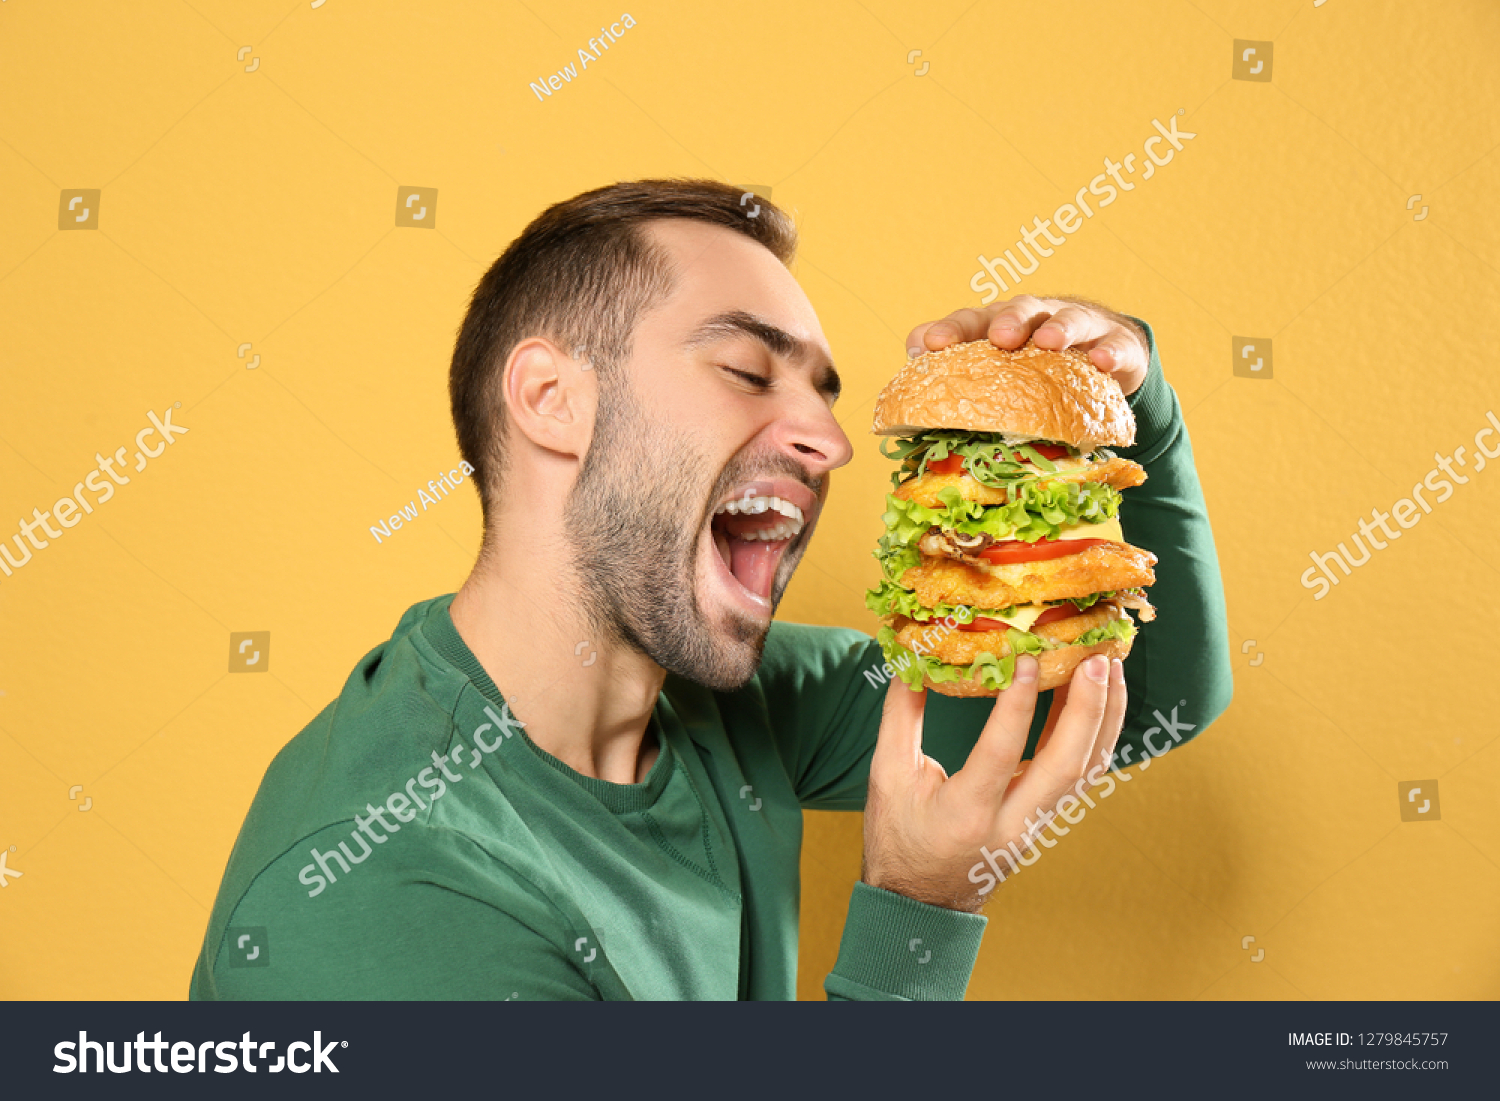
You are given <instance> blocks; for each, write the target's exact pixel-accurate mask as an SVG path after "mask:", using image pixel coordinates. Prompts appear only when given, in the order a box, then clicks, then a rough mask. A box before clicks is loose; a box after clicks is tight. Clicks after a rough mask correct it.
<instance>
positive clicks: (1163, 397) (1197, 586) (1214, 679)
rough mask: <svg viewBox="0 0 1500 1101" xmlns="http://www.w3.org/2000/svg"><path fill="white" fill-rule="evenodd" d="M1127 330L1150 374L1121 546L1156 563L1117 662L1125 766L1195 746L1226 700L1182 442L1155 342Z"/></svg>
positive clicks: (1219, 598)
mask: <svg viewBox="0 0 1500 1101" xmlns="http://www.w3.org/2000/svg"><path fill="white" fill-rule="evenodd" d="M1132 320H1134V321H1135V322H1136V323H1137V324H1138V325H1140V326H1141V328H1142V329H1144V330H1145V333H1146V340H1147V342H1148V343H1149V344H1150V346H1151V366H1150V369H1149V370H1148V371H1147V374H1146V381H1145V382H1144V383H1142V384H1141V387H1140V389H1139V390H1137V391H1136V392H1135V393H1134V394H1132V395H1131V397H1130V404H1131V408H1132V409H1133V410H1134V411H1135V417H1136V442H1135V445H1134V446H1132V447H1128V448H1123V449H1120V450H1119V451H1118V454H1119V455H1120V457H1121V458H1126V459H1133V460H1135V461H1136V462H1138V463H1140V464H1141V466H1143V467H1144V468H1145V470H1146V482H1145V484H1144V485H1140V486H1136V487H1135V488H1134V489H1127V490H1126V491H1125V493H1124V496H1123V498H1122V501H1121V504H1120V525H1121V527H1122V528H1123V529H1124V532H1125V539H1126V541H1127V542H1129V543H1131V544H1132V545H1133V546H1137V547H1141V548H1143V549H1144V550H1148V551H1150V552H1151V553H1153V554H1155V555H1156V558H1157V562H1156V567H1155V572H1156V583H1155V584H1154V585H1152V586H1151V587H1150V588H1149V589H1147V590H1146V593H1147V596H1148V597H1149V598H1150V600H1151V603H1152V604H1153V605H1155V606H1156V612H1157V614H1156V618H1155V619H1154V620H1153V621H1151V622H1150V623H1147V624H1144V625H1143V626H1142V627H1141V629H1140V632H1139V633H1138V634H1137V636H1136V641H1135V645H1134V646H1133V647H1132V648H1131V652H1130V657H1129V658H1127V659H1126V661H1125V683H1126V686H1127V687H1128V688H1129V690H1130V704H1129V707H1128V709H1127V710H1126V713H1125V726H1124V729H1123V730H1122V731H1121V734H1120V741H1119V744H1118V745H1117V746H1116V750H1115V752H1116V754H1117V755H1118V756H1117V759H1118V760H1119V761H1120V762H1121V763H1123V764H1127V765H1128V764H1131V763H1134V762H1136V761H1139V760H1141V759H1142V757H1144V756H1146V755H1148V754H1149V755H1153V756H1160V755H1161V754H1162V753H1165V752H1166V751H1167V750H1168V749H1170V748H1172V747H1174V746H1176V745H1178V744H1180V743H1181V742H1185V741H1189V740H1191V739H1192V738H1194V737H1196V736H1197V735H1198V734H1199V733H1201V732H1202V731H1203V729H1204V728H1205V727H1207V726H1208V724H1209V723H1211V722H1213V721H1214V719H1216V718H1218V717H1219V715H1221V714H1222V713H1223V712H1224V710H1225V708H1227V707H1228V706H1229V701H1230V698H1231V697H1232V695H1233V693H1234V675H1233V672H1232V668H1231V665H1230V651H1229V625H1228V620H1227V618H1226V613H1225V608H1224V584H1223V581H1222V580H1221V578H1220V576H1219V556H1218V553H1217V551H1216V550H1215V548H1214V534H1213V528H1212V527H1211V526H1210V524H1209V520H1208V506H1207V505H1206V503H1205V502H1204V500H1203V489H1202V487H1201V486H1200V485H1199V483H1198V471H1197V468H1196V467H1195V466H1194V465H1193V445H1192V441H1191V440H1190V439H1189V437H1188V430H1187V425H1186V423H1184V421H1183V418H1182V408H1181V406H1180V405H1179V404H1178V401H1177V394H1176V392H1175V391H1173V389H1172V387H1171V386H1170V385H1169V384H1168V382H1167V380H1166V377H1165V376H1164V375H1163V374H1162V366H1161V358H1160V354H1159V351H1158V348H1157V346H1156V337H1155V334H1154V333H1153V332H1152V331H1151V326H1150V325H1148V324H1146V322H1144V321H1141V320H1140V319H1139V318H1132Z"/></svg>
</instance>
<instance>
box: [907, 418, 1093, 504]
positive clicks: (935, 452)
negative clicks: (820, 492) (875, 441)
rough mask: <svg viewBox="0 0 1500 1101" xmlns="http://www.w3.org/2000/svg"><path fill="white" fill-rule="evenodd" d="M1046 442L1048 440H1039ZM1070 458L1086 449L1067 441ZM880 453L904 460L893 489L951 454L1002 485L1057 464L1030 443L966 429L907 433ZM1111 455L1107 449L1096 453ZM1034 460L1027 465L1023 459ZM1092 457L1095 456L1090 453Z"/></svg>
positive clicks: (997, 485)
mask: <svg viewBox="0 0 1500 1101" xmlns="http://www.w3.org/2000/svg"><path fill="white" fill-rule="evenodd" d="M1035 442H1044V441H1035ZM1063 446H1064V447H1066V448H1067V449H1068V456H1069V457H1070V458H1078V457H1079V456H1080V455H1081V454H1082V452H1080V451H1079V450H1078V449H1077V448H1076V447H1073V446H1072V445H1071V444H1063ZM880 453H881V454H882V455H884V456H885V457H886V458H888V459H897V460H899V461H900V464H901V465H900V467H899V469H897V470H895V471H893V472H892V473H891V488H892V489H894V488H895V487H897V486H899V485H900V484H901V483H902V481H904V480H905V479H907V478H911V477H920V476H921V475H922V474H924V473H926V471H927V464H928V463H929V462H939V461H941V460H943V459H946V458H947V457H948V456H949V455H953V454H957V455H961V456H962V457H963V460H964V472H965V473H967V474H968V475H969V476H970V477H972V478H974V479H975V480H976V481H979V482H983V483H984V484H985V485H987V486H993V487H994V488H997V489H999V488H1001V487H1005V486H1010V485H1013V484H1015V483H1017V482H1021V481H1025V480H1027V479H1030V478H1035V477H1036V476H1037V471H1039V470H1040V471H1043V472H1045V473H1048V474H1051V473H1054V472H1055V471H1056V470H1057V465H1056V464H1055V463H1053V462H1051V461H1050V460H1048V459H1044V458H1042V456H1041V455H1040V454H1039V453H1038V452H1037V451H1036V449H1035V448H1033V447H1032V446H1030V444H1028V443H1015V444H1007V443H1006V442H1005V440H1004V438H1003V436H1002V434H1000V433H998V432H964V431H960V430H957V429H933V430H931V431H927V432H919V433H917V434H916V435H915V436H904V437H901V438H900V439H897V440H895V441H894V442H893V444H892V446H891V448H890V449H889V450H887V448H886V446H885V441H884V440H882V441H881V444H880ZM1095 454H1101V455H1104V456H1106V457H1107V455H1108V453H1107V452H1102V451H1101V452H1096V453H1095ZM1023 457H1024V458H1027V459H1030V460H1031V462H1032V463H1033V464H1034V465H1032V466H1027V465H1025V464H1023V463H1022V462H1021V461H1020V460H1021V458H1023ZM1086 457H1090V458H1091V457H1092V456H1086Z"/></svg>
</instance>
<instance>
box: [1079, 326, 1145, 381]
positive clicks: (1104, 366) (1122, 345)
mask: <svg viewBox="0 0 1500 1101" xmlns="http://www.w3.org/2000/svg"><path fill="white" fill-rule="evenodd" d="M1089 362H1090V363H1092V364H1093V365H1094V366H1095V367H1098V368H1099V369H1100V370H1101V371H1107V372H1109V373H1111V374H1113V373H1114V372H1116V371H1129V370H1132V369H1135V370H1140V371H1144V370H1145V369H1146V367H1147V365H1148V364H1149V362H1150V359H1149V357H1148V356H1147V355H1146V349H1145V348H1142V347H1141V342H1140V341H1139V340H1137V339H1136V338H1135V335H1134V334H1133V333H1131V332H1129V331H1128V330H1126V329H1125V328H1123V327H1121V326H1115V327H1114V328H1112V329H1111V330H1110V331H1109V332H1108V333H1107V334H1105V335H1104V336H1103V337H1102V338H1100V339H1099V340H1098V341H1096V342H1095V344H1094V346H1093V347H1092V348H1090V349H1089Z"/></svg>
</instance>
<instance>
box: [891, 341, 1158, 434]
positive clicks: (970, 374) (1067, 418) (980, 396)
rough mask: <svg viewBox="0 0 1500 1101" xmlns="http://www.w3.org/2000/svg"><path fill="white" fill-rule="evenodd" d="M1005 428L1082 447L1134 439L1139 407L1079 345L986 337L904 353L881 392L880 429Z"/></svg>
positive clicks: (895, 431) (913, 431)
mask: <svg viewBox="0 0 1500 1101" xmlns="http://www.w3.org/2000/svg"><path fill="white" fill-rule="evenodd" d="M941 428H957V429H963V430H966V431H969V432H1004V433H1007V434H1009V435H1013V436H1029V437H1031V438H1033V439H1042V440H1056V441H1058V442H1059V443H1066V444H1071V445H1073V446H1074V447H1076V448H1078V449H1079V450H1081V451H1093V450H1094V449H1095V448H1097V447H1128V446H1129V445H1131V444H1133V443H1134V442H1135V415H1134V414H1133V413H1132V412H1131V411H1130V405H1129V403H1128V402H1126V400H1125V394H1124V391H1122V390H1121V389H1120V384H1119V383H1118V382H1116V381H1115V380H1114V379H1113V378H1111V377H1110V376H1109V375H1106V374H1105V373H1104V372H1102V371H1100V370H1099V368H1097V367H1095V366H1094V365H1093V364H1092V363H1091V362H1089V358H1088V355H1087V354H1086V353H1084V352H1081V351H1078V350H1077V349H1076V348H1068V349H1066V350H1064V351H1061V352H1049V351H1047V350H1046V349H1044V348H1038V347H1037V346H1036V345H1034V344H1032V343H1031V341H1029V340H1028V341H1027V342H1026V343H1025V344H1023V345H1022V346H1021V347H1019V348H1017V349H1016V350H1015V351H1013V352H1008V351H1006V350H1005V349H1003V348H997V347H995V345H993V344H991V343H990V342H989V340H988V339H985V340H970V341H968V342H967V343H963V344H950V345H948V347H946V348H943V349H942V350H941V351H936V352H924V353H922V354H921V355H919V356H916V357H915V358H913V359H909V360H907V361H906V366H904V367H902V368H901V370H900V371H898V372H896V377H895V378H893V379H891V381H890V382H889V383H887V384H886V387H885V389H884V390H882V391H881V392H880V396H879V397H878V398H876V399H875V423H874V426H873V427H872V428H871V431H873V432H874V433H875V434H876V435H877V436H910V435H914V434H916V433H918V432H922V431H925V430H927V429H941Z"/></svg>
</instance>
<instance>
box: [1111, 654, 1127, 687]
mask: <svg viewBox="0 0 1500 1101" xmlns="http://www.w3.org/2000/svg"><path fill="white" fill-rule="evenodd" d="M1109 682H1110V683H1111V684H1124V683H1125V663H1124V662H1123V661H1121V660H1120V659H1119V658H1115V659H1114V660H1113V661H1111V662H1110V663H1109Z"/></svg>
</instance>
